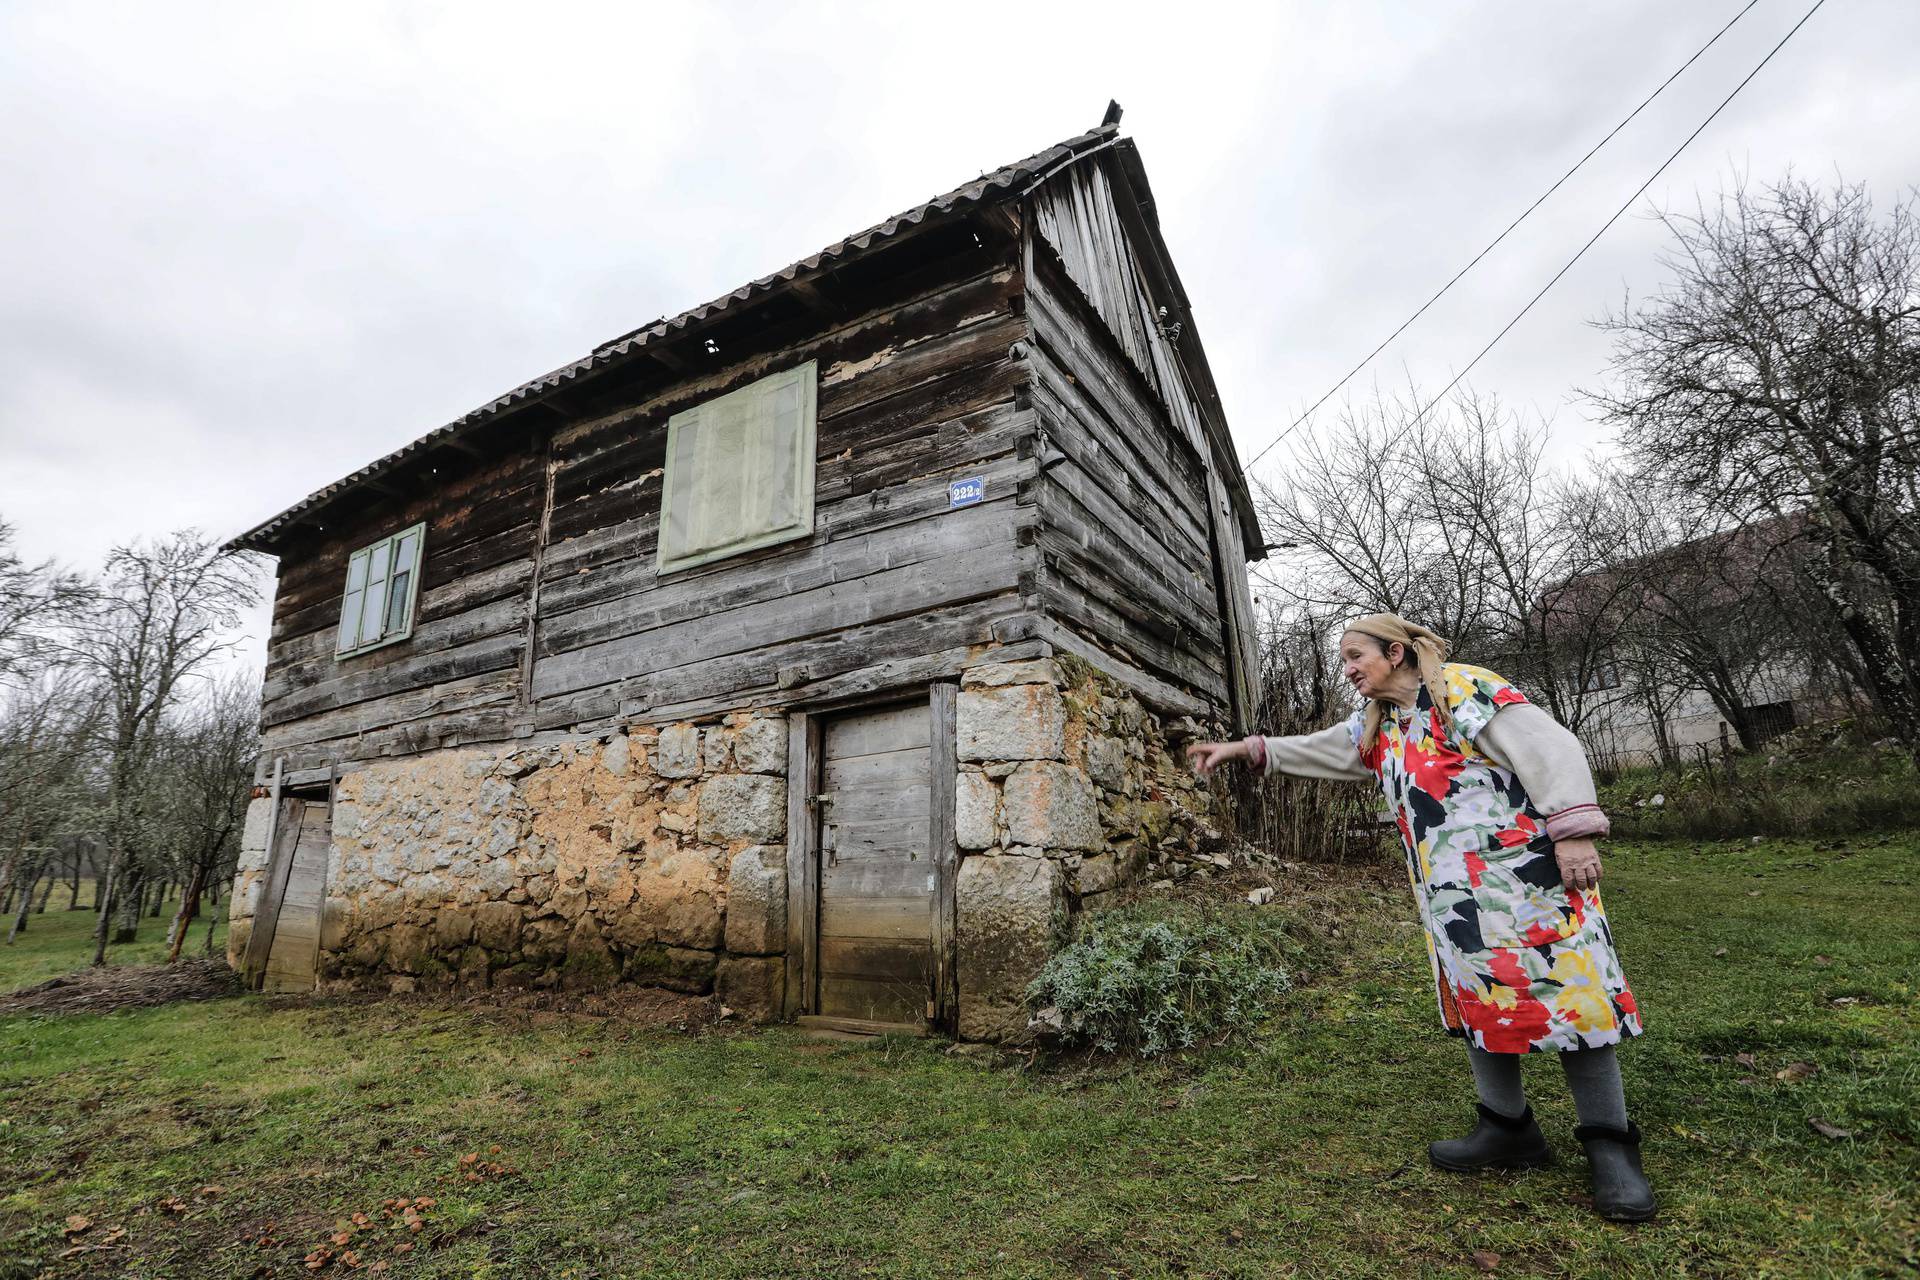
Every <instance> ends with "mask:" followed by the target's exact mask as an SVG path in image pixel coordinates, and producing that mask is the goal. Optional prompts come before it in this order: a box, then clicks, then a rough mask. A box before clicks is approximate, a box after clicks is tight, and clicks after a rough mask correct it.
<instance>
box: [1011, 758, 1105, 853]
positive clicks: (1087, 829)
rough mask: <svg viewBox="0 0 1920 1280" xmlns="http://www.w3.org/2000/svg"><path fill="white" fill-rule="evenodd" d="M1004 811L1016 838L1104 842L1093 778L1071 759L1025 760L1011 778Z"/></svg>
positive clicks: (1079, 844) (1063, 844)
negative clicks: (1068, 763)
mask: <svg viewBox="0 0 1920 1280" xmlns="http://www.w3.org/2000/svg"><path fill="white" fill-rule="evenodd" d="M1004 813H1005V821H1006V825H1007V832H1008V837H1009V839H1010V840H1011V841H1012V842H1013V843H1014V844H1031V845H1042V846H1044V847H1046V848H1049V849H1098V848H1100V847H1101V844H1102V843H1103V841H1102V836H1101V832H1100V813H1099V808H1098V806H1097V805H1096V804H1095V803H1094V797H1093V784H1092V783H1091V782H1089V781H1088V780H1087V775H1086V774H1084V773H1082V772H1080V771H1079V770H1078V769H1076V768H1074V767H1073V766H1072V765H1065V764H1057V763H1055V762H1053V761H1050V760H1036V761H1033V762H1031V763H1028V764H1023V765H1021V766H1020V767H1019V768H1018V769H1016V770H1014V773H1013V776H1012V777H1010V778H1008V779H1007V784H1006V789H1005V795H1004Z"/></svg>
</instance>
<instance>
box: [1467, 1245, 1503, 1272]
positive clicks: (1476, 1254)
mask: <svg viewBox="0 0 1920 1280" xmlns="http://www.w3.org/2000/svg"><path fill="white" fill-rule="evenodd" d="M1467 1256H1469V1257H1470V1258H1472V1259H1473V1265H1474V1266H1476V1267H1478V1268H1480V1269H1481V1270H1482V1271H1493V1270H1496V1269H1497V1268H1498V1267H1499V1266H1500V1255H1499V1254H1497V1253H1492V1252H1490V1251H1488V1250H1486V1249H1475V1250H1474V1251H1473V1252H1472V1253H1471V1254H1469V1255H1467Z"/></svg>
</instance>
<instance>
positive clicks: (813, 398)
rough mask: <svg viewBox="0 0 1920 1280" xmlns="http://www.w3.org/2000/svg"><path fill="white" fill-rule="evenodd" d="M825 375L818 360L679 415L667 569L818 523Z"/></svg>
mask: <svg viewBox="0 0 1920 1280" xmlns="http://www.w3.org/2000/svg"><path fill="white" fill-rule="evenodd" d="M817 381H818V377H817V367H816V365H815V364H814V362H813V361H808V362H807V363H806V364H803V365H800V366H799V367H798V368H794V369H789V370H786V371H785V372H782V373H777V374H773V375H771V376H769V377H766V378H762V379H761V380H760V381H758V382H755V383H752V384H750V385H748V386H745V387H742V388H740V389H739V390H737V391H731V392H728V393H727V394H726V395H724V396H719V397H717V398H715V399H713V400H709V401H707V402H706V403H705V404H701V405H696V406H695V407H694V408H692V409H688V410H685V411H683V412H681V413H677V414H675V415H674V416H673V418H672V419H670V420H669V422H668V424H667V476H666V484H665V487H664V490H663V494H662V499H661V519H660V540H659V550H658V555H657V557H656V564H657V567H658V569H659V571H660V572H663V573H664V572H671V571H672V570H674V569H685V568H691V567H692V566H694V565H698V564H704V563H706V562H708V561H710V560H718V559H721V558H723V557H725V556H729V555H733V554H735V553H737V552H741V551H747V550H751V549H752V548H754V547H762V546H768V545H771V544H773V543H776V542H784V541H787V540H789V539H792V538H801V537H805V536H807V535H808V534H810V533H812V532H813V486H814V436H815V417H816V404H817V392H816V386H817Z"/></svg>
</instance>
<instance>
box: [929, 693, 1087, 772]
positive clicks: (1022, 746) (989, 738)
mask: <svg viewBox="0 0 1920 1280" xmlns="http://www.w3.org/2000/svg"><path fill="white" fill-rule="evenodd" d="M1066 732H1067V711H1066V705H1065V703H1064V702H1062V700H1061V698H1060V691H1059V690H1058V689H1055V688H1054V687H1053V686H1052V685H1047V684H1017V685H1008V686H1006V687H1004V688H998V689H963V690H961V691H960V695H959V698H958V700H957V706H956V708H955V736H956V738H957V740H958V748H959V755H960V758H961V759H962V760H1058V759H1060V758H1061V756H1062V755H1063V754H1064V753H1065V751H1066Z"/></svg>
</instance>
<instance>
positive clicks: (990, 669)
mask: <svg viewBox="0 0 1920 1280" xmlns="http://www.w3.org/2000/svg"><path fill="white" fill-rule="evenodd" d="M960 683H961V686H962V687H963V688H967V689H999V688H1004V687H1006V686H1007V685H1010V684H1050V685H1054V686H1056V687H1058V686H1059V685H1061V684H1062V683H1064V681H1062V680H1061V678H1060V664H1059V663H1057V662H1055V661H1054V660H1053V659H1052V658H1040V659H1038V660H1036V661H1033V662H987V663H982V664H981V665H980V666H977V667H969V668H967V669H966V670H965V671H963V672H961V673H960Z"/></svg>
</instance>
